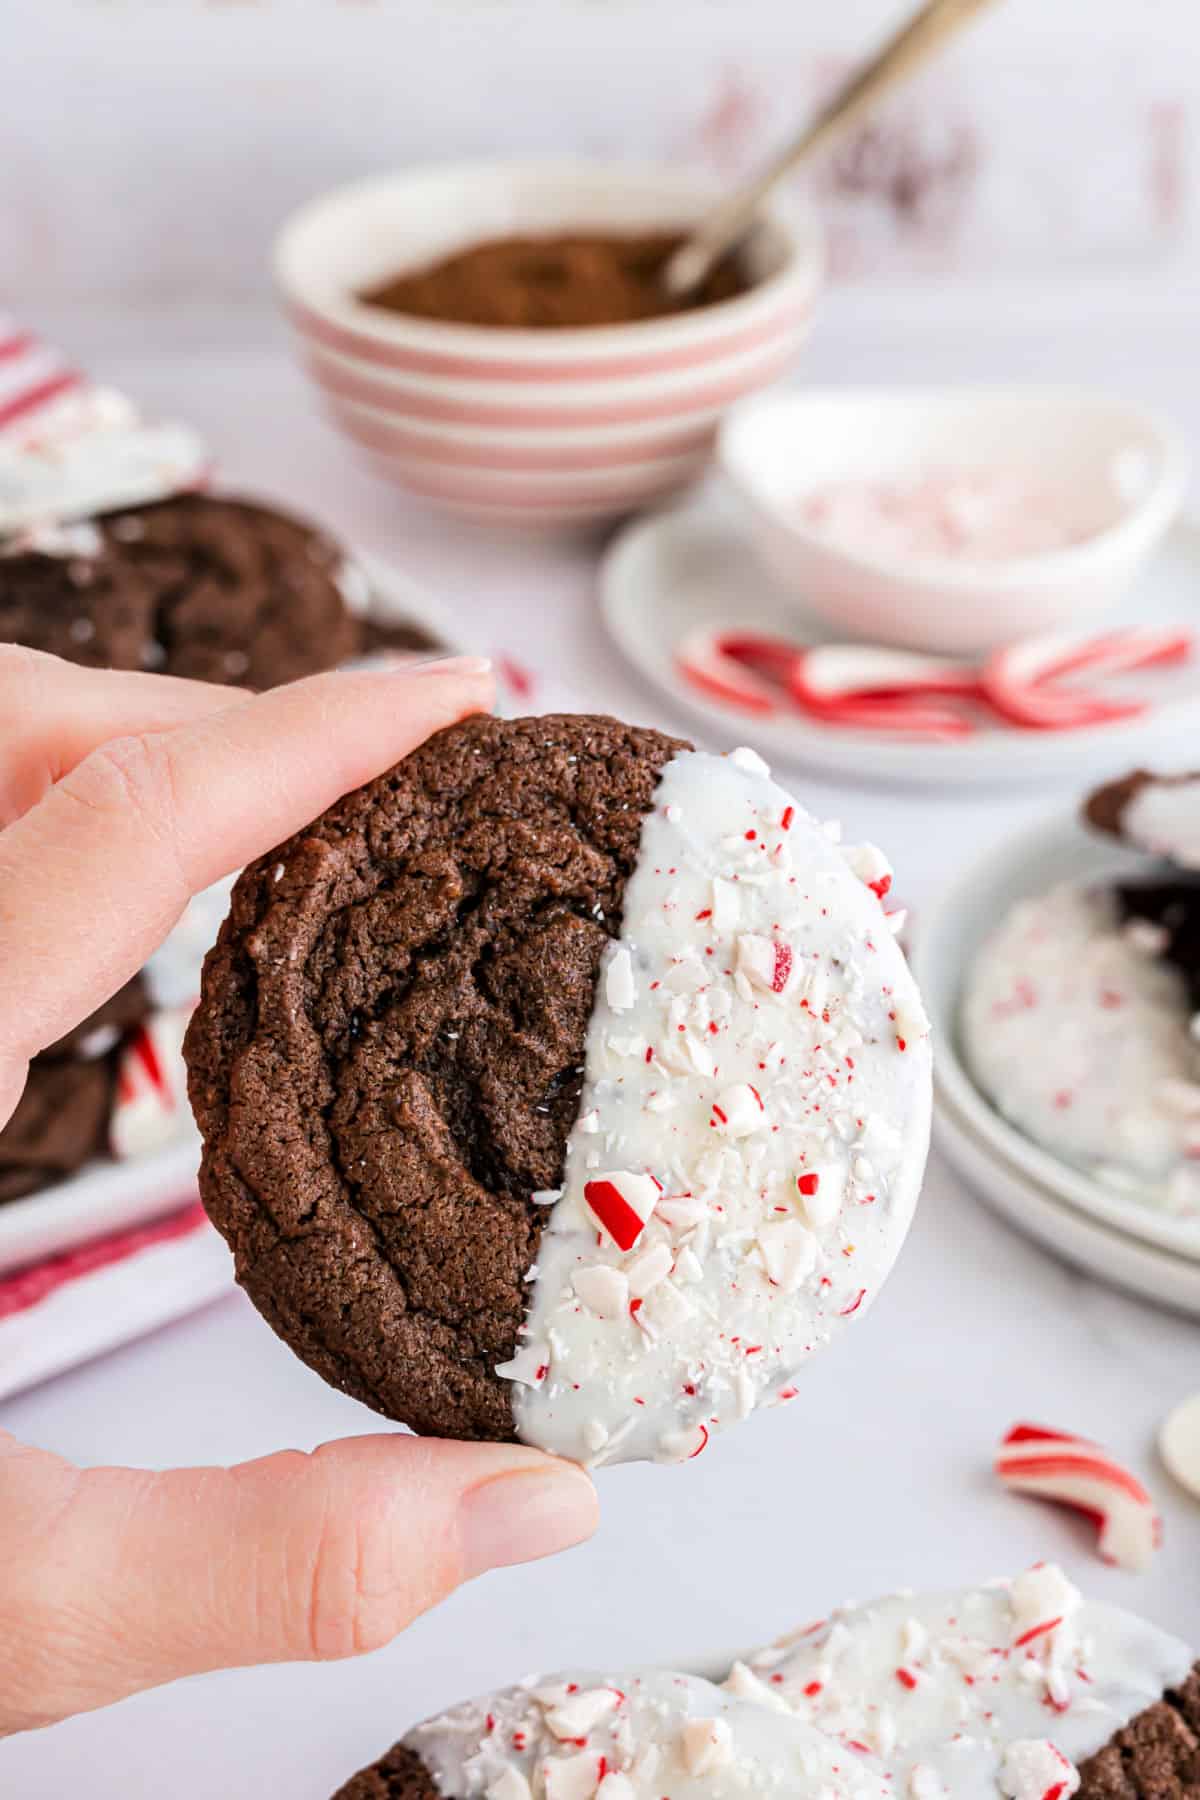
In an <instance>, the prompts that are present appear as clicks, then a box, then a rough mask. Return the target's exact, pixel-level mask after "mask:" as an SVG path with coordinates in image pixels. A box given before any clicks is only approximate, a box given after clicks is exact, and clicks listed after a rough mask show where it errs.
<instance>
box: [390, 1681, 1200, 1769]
mask: <svg viewBox="0 0 1200 1800" xmlns="http://www.w3.org/2000/svg"><path fill="white" fill-rule="evenodd" d="M1079 1775H1080V1783H1079V1796H1080V1800H1197V1796H1200V1663H1197V1664H1196V1666H1195V1668H1194V1669H1193V1670H1192V1672H1191V1674H1190V1675H1189V1676H1188V1678H1187V1680H1186V1681H1185V1682H1184V1683H1183V1684H1182V1686H1181V1687H1179V1688H1174V1689H1170V1690H1169V1691H1168V1692H1167V1693H1166V1694H1164V1696H1163V1698H1162V1699H1161V1700H1160V1701H1159V1702H1158V1703H1157V1704H1156V1705H1154V1706H1148V1707H1147V1708H1146V1710H1145V1711H1144V1712H1140V1713H1139V1714H1138V1715H1137V1717H1136V1718H1134V1719H1131V1720H1130V1722H1129V1724H1128V1725H1126V1726H1124V1727H1123V1728H1122V1729H1121V1730H1120V1731H1118V1732H1116V1733H1115V1734H1114V1736H1113V1738H1112V1739H1111V1741H1110V1742H1109V1743H1107V1744H1106V1745H1105V1746H1104V1748H1103V1750H1099V1751H1097V1753H1096V1755H1095V1756H1092V1757H1089V1758H1088V1760H1087V1761H1086V1762H1084V1763H1081V1764H1080V1767H1079ZM367 1791H368V1793H369V1792H370V1790H369V1789H368V1790H367ZM382 1791H383V1793H384V1794H386V1793H387V1789H386V1788H385V1789H383V1790H382Z"/></svg>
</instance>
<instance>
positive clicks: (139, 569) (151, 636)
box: [0, 494, 433, 689]
mask: <svg viewBox="0 0 1200 1800" xmlns="http://www.w3.org/2000/svg"><path fill="white" fill-rule="evenodd" d="M368 599H369V594H368V590H367V584H366V581H365V578H364V577H363V576H362V573H361V571H359V570H358V569H357V567H356V566H355V565H354V564H353V563H351V561H350V560H349V559H348V557H347V556H346V554H345V552H344V551H343V550H342V549H341V548H340V547H339V546H338V545H337V544H336V543H335V542H334V540H333V539H332V538H330V537H329V536H328V535H327V534H326V533H325V532H323V531H320V530H318V529H316V528H315V527H313V526H311V525H308V524H305V523H302V522H301V521H300V520H298V519H295V518H292V517H290V516H289V515H288V514H286V513H283V512H280V511H279V510H278V509H277V508H274V507H266V506H261V505H257V504H253V503H251V502H249V501H246V500H238V499H232V498H227V497H225V496H220V495H211V494H182V495H177V496H175V497H174V498H172V499H168V500H160V501H157V502H155V503H154V504H151V505H147V506H139V507H131V508H126V509H125V510H123V511H120V512H112V513H106V514H103V515H101V516H99V517H97V518H95V519H92V520H87V521H84V522H81V523H78V524H74V525H63V526H59V527H57V528H54V529H48V530H45V531H41V532H37V533H34V534H32V535H31V536H30V537H29V538H28V539H27V540H21V541H17V540H14V541H13V542H12V543H11V544H10V545H9V547H8V549H7V551H0V640H4V641H8V642H15V643H22V644H28V645H30V646H31V647H33V648H34V649H38V650H46V651H50V652H51V653H53V654H54V655H56V656H63V657H66V658H67V659H68V660H69V661H72V662H79V663H83V664H86V665H88V666H90V667H95V668H117V669H153V670H159V671H161V672H162V673H164V674H168V675H179V676H185V677H188V678H190V679H192V680H198V681H217V682H226V683H230V684H232V685H234V686H240V687H247V688H254V689H261V688H268V687H274V686H277V685H279V684H280V683H282V682H287V681H294V680H297V679H298V678H299V677H301V676H303V675H311V674H314V673H316V672H317V671H318V670H321V669H328V668H332V667H334V666H335V665H336V664H338V663H341V662H345V661H347V660H349V659H351V658H352V657H355V656H358V655H361V654H364V653H365V652H366V651H368V650H372V651H377V650H380V649H400V650H409V649H413V648H417V649H426V648H431V647H433V646H432V644H431V643H430V641H429V639H428V635H427V634H426V633H424V632H423V631H422V630H421V628H419V627H415V628H414V627H405V626H404V625H402V624H401V625H398V626H395V627H389V626H386V625H377V624H374V623H372V622H371V621H370V620H368V619H366V618H365V617H364V616H362V615H363V611H364V609H365V606H366V604H367V601H368ZM413 638H416V639H417V640H419V641H418V642H416V643H415V644H414V643H413V642H411V641H410V640H412V639H413Z"/></svg>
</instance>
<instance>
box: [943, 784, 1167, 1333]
mask: <svg viewBox="0 0 1200 1800" xmlns="http://www.w3.org/2000/svg"><path fill="white" fill-rule="evenodd" d="M1146 868H1147V862H1146V858H1145V857H1142V856H1138V855H1136V854H1135V853H1134V852H1132V851H1125V850H1123V849H1122V847H1121V846H1120V845H1119V844H1117V843H1115V842H1106V841H1104V840H1103V839H1100V838H1098V837H1094V836H1092V835H1091V834H1090V833H1089V832H1087V831H1086V830H1085V829H1084V827H1083V826H1082V825H1081V824H1080V822H1079V821H1078V819H1077V818H1075V817H1074V816H1071V815H1068V816H1066V817H1063V816H1061V815H1060V816H1058V817H1056V818H1054V819H1052V820H1050V821H1048V822H1047V823H1045V824H1043V825H1041V826H1038V827H1036V828H1035V829H1033V830H1032V831H1030V832H1027V833H1024V834H1022V835H1021V836H1020V837H1018V838H1016V839H1011V840H1009V842H1007V843H1006V844H1004V845H1003V846H1001V847H1000V848H999V849H998V850H995V851H993V852H991V853H990V854H989V855H988V856H987V857H985V858H983V860H982V861H980V862H977V863H976V864H974V865H973V866H972V867H971V868H970V869H968V870H967V871H966V872H965V873H964V874H963V875H962V876H960V878H959V879H958V881H957V882H955V883H954V884H953V885H952V886H951V887H950V889H949V890H948V891H947V892H946V893H945V894H943V895H942V897H941V898H940V900H938V901H937V902H936V903H935V904H934V905H932V906H931V907H930V908H929V909H928V911H927V912H926V914H925V916H924V918H923V919H922V920H921V923H920V931H919V934H918V938H917V942H916V946H915V950H914V954H913V966H914V970H915V973H916V976H917V980H918V982H919V983H920V986H921V990H922V993H923V995H924V998H925V1004H926V1006H927V1008H928V1011H929V1015H930V1018H931V1020H932V1022H933V1028H934V1033H935V1041H936V1044H937V1051H936V1056H935V1080H936V1097H935V1113H934V1118H935V1137H936V1141H937V1143H938V1145H939V1147H940V1148H941V1150H942V1151H943V1152H944V1154H945V1155H946V1157H947V1158H948V1159H949V1161H950V1162H952V1163H953V1164H954V1166H955V1167H956V1168H957V1169H958V1171H959V1173H960V1174H961V1175H962V1176H963V1177H964V1179H965V1180H966V1181H967V1182H968V1183H969V1185H970V1186H971V1187H973V1188H975V1189H976V1190H977V1191H978V1192H979V1193H980V1194H981V1195H982V1196H983V1198H984V1199H986V1200H987V1201H988V1202H989V1203H990V1204H991V1205H992V1206H994V1207H995V1208H996V1209H997V1210H998V1211H999V1212H1002V1213H1003V1214H1005V1216H1006V1217H1007V1218H1009V1219H1010V1220H1011V1221H1012V1222H1013V1223H1014V1224H1015V1225H1017V1226H1019V1227H1020V1229H1021V1230H1023V1231H1025V1232H1027V1233H1028V1234H1029V1236H1031V1237H1034V1238H1037V1239H1038V1240H1039V1241H1040V1242H1041V1243H1043V1244H1045V1245H1046V1246H1047V1247H1048V1248H1049V1249H1051V1250H1054V1251H1056V1252H1057V1253H1058V1254H1059V1255H1061V1256H1063V1257H1065V1258H1066V1259H1067V1260H1068V1261H1070V1262H1073V1263H1076V1264H1078V1265H1079V1266H1080V1267H1081V1268H1084V1269H1087V1270H1088V1271H1089V1273H1091V1274H1093V1275H1097V1276H1099V1277H1100V1278H1101V1279H1102V1280H1105V1281H1108V1282H1111V1283H1113V1284H1114V1285H1115V1286H1117V1287H1123V1288H1128V1289H1129V1290H1131V1291H1132V1292H1134V1293H1137V1294H1141V1295H1142V1296H1143V1297H1144V1298H1146V1299H1148V1300H1153V1301H1154V1302H1156V1303H1157V1304H1158V1305H1161V1306H1168V1307H1173V1308H1176V1309H1178V1310H1179V1311H1182V1312H1187V1313H1191V1314H1193V1315H1195V1316H1197V1317H1200V1220H1195V1219H1186V1218H1178V1217H1175V1216H1173V1215H1171V1214H1170V1213H1168V1212H1165V1211H1164V1210H1162V1209H1161V1208H1158V1207H1155V1206H1154V1205H1152V1204H1150V1203H1148V1202H1143V1201H1142V1200H1140V1199H1138V1198H1137V1197H1135V1196H1133V1195H1128V1194H1124V1193H1121V1192H1118V1191H1117V1190H1116V1189H1114V1188H1112V1187H1110V1186H1108V1185H1106V1184H1105V1183H1104V1182H1103V1181H1100V1180H1099V1179H1097V1178H1096V1177H1095V1176H1093V1175H1091V1174H1089V1173H1088V1172H1087V1171H1086V1170H1084V1169H1081V1168H1077V1167H1075V1166H1073V1165H1071V1164H1068V1163H1065V1162H1062V1161H1060V1160H1059V1158H1058V1157H1056V1156H1054V1155H1052V1154H1051V1153H1050V1152H1049V1151H1047V1150H1043V1149H1042V1148H1041V1147H1040V1146H1039V1145H1037V1144H1035V1143H1033V1142H1032V1140H1031V1139H1029V1138H1027V1137H1025V1136H1024V1134H1023V1133H1022V1132H1020V1131H1018V1130H1017V1129H1016V1127H1015V1126H1013V1125H1010V1124H1009V1123H1008V1121H1007V1120H1006V1119H1004V1118H1003V1117H1002V1116H1001V1115H1000V1114H999V1113H998V1112H997V1111H996V1110H995V1108H994V1107H993V1106H992V1105H991V1103H990V1101H989V1100H988V1099H987V1098H986V1096H985V1095H984V1094H983V1093H982V1092H981V1090H980V1089H979V1088H978V1087H977V1086H976V1084H975V1082H974V1080H973V1079H972V1076H971V1074H970V1071H969V1069H968V1068H967V1066H966V1063H965V1061H964V1059H963V1056H962V1052H961V1044H960V1037H959V1009H960V1001H961V995H962V989H963V982H964V978H965V975H966V971H967V969H968V968H969V967H970V964H971V962H972V960H973V958H974V957H975V955H976V954H977V952H978V950H979V948H980V946H981V945H982V943H983V941H984V939H985V938H986V937H987V936H988V935H989V933H990V932H991V931H992V930H993V928H994V927H995V926H996V925H997V924H998V922H999V921H1000V919H1001V918H1002V917H1003V916H1004V914H1006V913H1007V912H1008V911H1009V909H1010V908H1011V907H1012V906H1014V905H1015V904H1016V903H1017V902H1018V901H1019V900H1023V899H1026V898H1030V897H1032V896H1034V895H1037V894H1042V893H1045V892H1046V891H1047V889H1049V888H1052V887H1054V886H1056V885H1057V884H1058V883H1060V882H1064V881H1070V882H1075V883H1083V884H1086V883H1090V882H1103V881H1105V880H1106V879H1107V880H1116V879H1121V878H1128V877H1129V876H1131V875H1134V874H1137V873H1145V871H1146Z"/></svg>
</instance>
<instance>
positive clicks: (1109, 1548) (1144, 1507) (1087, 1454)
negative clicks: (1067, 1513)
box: [995, 1425, 1162, 1570]
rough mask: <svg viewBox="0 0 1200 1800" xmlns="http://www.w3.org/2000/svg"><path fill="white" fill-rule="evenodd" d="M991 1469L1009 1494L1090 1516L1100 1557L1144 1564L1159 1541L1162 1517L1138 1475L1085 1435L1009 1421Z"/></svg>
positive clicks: (1122, 1564) (1129, 1566) (1122, 1565)
mask: <svg viewBox="0 0 1200 1800" xmlns="http://www.w3.org/2000/svg"><path fill="white" fill-rule="evenodd" d="M995 1468H996V1473H997V1475H998V1476H999V1477H1000V1479H1001V1481H1002V1482H1003V1483H1004V1485H1005V1487H1007V1488H1011V1489H1012V1491H1013V1492H1014V1493H1019V1494H1032V1495H1034V1496H1036V1497H1037V1498H1039V1499H1043V1500H1053V1501H1056V1502H1057V1503H1058V1504H1059V1505H1060V1506H1068V1507H1070V1508H1072V1510H1073V1511H1075V1512H1078V1513H1082V1514H1083V1515H1084V1517H1085V1518H1088V1519H1091V1520H1092V1522H1093V1523H1094V1524H1095V1525H1096V1526H1097V1527H1098V1529H1099V1534H1100V1535H1099V1544H1098V1548H1099V1552H1100V1555H1101V1557H1102V1558H1103V1560H1104V1561H1105V1562H1109V1563H1115V1564H1116V1565H1117V1566H1118V1567H1119V1568H1122V1569H1134V1570H1137V1569H1144V1568H1145V1567H1146V1566H1147V1564H1148V1563H1149V1561H1150V1559H1151V1557H1152V1556H1153V1554H1154V1552H1155V1550H1157V1549H1158V1547H1159V1545H1160V1544H1161V1543H1162V1522H1161V1520H1160V1519H1159V1516H1158V1513H1157V1511H1156V1510H1155V1506H1154V1502H1153V1500H1151V1498H1150V1495H1149V1494H1148V1493H1147V1492H1146V1490H1145V1488H1144V1487H1143V1486H1142V1484H1141V1482H1140V1481H1139V1480H1138V1478H1137V1476H1136V1475H1134V1474H1133V1472H1132V1471H1131V1470H1129V1469H1127V1468H1125V1466H1124V1465H1123V1464H1122V1463H1119V1462H1118V1461H1117V1460H1116V1458H1115V1457H1113V1456H1111V1455H1110V1454H1109V1453H1108V1451H1107V1450H1102V1449H1101V1448H1100V1446H1099V1445H1098V1444H1093V1443H1089V1441H1088V1440H1087V1439H1086V1438H1077V1437H1074V1436H1072V1435H1071V1434H1070V1433H1069V1432H1064V1431H1050V1430H1048V1429H1047V1428H1046V1427H1045V1426H1042V1425H1014V1426H1013V1428H1012V1430H1011V1431H1010V1432H1008V1433H1007V1435H1006V1436H1005V1437H1004V1439H1003V1440H1002V1442H1001V1444H1000V1447H999V1449H998V1450H997V1452H996V1463H995Z"/></svg>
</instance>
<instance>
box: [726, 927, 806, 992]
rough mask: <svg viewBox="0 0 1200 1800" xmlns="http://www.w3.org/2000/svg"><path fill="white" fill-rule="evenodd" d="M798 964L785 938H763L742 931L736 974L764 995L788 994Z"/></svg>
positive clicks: (738, 946) (738, 943) (755, 933)
mask: <svg viewBox="0 0 1200 1800" xmlns="http://www.w3.org/2000/svg"><path fill="white" fill-rule="evenodd" d="M795 963H796V957H795V952H794V951H793V949H792V946H791V945H790V944H789V943H788V941H787V939H786V938H769V937H762V936H760V935H759V934H758V933H757V932H753V931H743V932H742V933H741V935H740V936H739V938H738V941H737V962H736V967H737V971H738V973H739V974H740V975H744V976H745V977H746V979H747V981H748V982H749V983H750V984H751V986H752V987H756V988H759V989H761V991H762V992H763V993H764V994H784V993H786V992H787V988H788V983H789V982H790V981H791V979H792V974H793V971H794V969H795Z"/></svg>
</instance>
